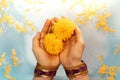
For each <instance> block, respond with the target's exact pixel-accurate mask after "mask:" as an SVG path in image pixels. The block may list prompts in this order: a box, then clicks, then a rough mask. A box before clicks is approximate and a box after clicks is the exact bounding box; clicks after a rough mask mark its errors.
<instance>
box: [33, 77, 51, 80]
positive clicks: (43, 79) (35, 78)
mask: <svg viewBox="0 0 120 80" xmlns="http://www.w3.org/2000/svg"><path fill="white" fill-rule="evenodd" d="M33 80H53V78H52V77H51V78H50V77H49V78H48V77H34V78H33Z"/></svg>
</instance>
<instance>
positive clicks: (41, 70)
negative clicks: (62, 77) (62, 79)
mask: <svg viewBox="0 0 120 80" xmlns="http://www.w3.org/2000/svg"><path fill="white" fill-rule="evenodd" d="M57 69H58V66H44V65H40V64H39V63H37V65H36V68H35V70H34V77H38V78H53V77H54V76H55V75H56V71H57Z"/></svg>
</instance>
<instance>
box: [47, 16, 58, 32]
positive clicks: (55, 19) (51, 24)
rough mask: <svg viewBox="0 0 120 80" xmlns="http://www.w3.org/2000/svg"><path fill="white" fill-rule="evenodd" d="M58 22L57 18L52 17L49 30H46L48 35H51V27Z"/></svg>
mask: <svg viewBox="0 0 120 80" xmlns="http://www.w3.org/2000/svg"><path fill="white" fill-rule="evenodd" d="M57 21H58V18H57V17H54V18H52V19H51V23H50V27H49V30H48V33H52V26H53V25H54V24H55V23H56V22H57Z"/></svg>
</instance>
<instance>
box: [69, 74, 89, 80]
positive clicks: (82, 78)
mask: <svg viewBox="0 0 120 80" xmlns="http://www.w3.org/2000/svg"><path fill="white" fill-rule="evenodd" d="M69 79H70V80H90V79H89V76H88V75H85V76H77V77H75V78H69Z"/></svg>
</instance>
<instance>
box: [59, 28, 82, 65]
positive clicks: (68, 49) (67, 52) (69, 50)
mask: <svg viewBox="0 0 120 80" xmlns="http://www.w3.org/2000/svg"><path fill="white" fill-rule="evenodd" d="M83 50H84V41H83V39H82V36H81V34H80V31H79V30H77V31H76V34H74V35H73V36H72V38H71V39H70V40H68V41H67V42H66V43H65V47H64V50H63V51H62V52H61V54H60V61H61V63H62V64H63V65H67V64H70V63H72V62H80V59H81V57H82V53H83ZM68 66H70V65H68Z"/></svg>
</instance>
